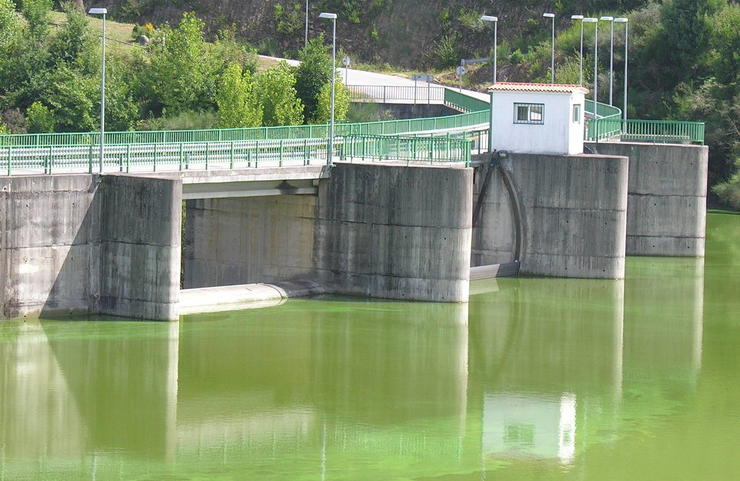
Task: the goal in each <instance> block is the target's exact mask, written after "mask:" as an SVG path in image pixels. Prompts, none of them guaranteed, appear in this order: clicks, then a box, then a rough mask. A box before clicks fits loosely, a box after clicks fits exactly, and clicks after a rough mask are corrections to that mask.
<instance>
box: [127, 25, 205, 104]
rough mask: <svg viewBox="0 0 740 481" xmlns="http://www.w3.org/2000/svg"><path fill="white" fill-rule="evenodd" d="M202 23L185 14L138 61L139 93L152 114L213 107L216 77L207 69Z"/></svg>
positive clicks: (166, 29)
mask: <svg viewBox="0 0 740 481" xmlns="http://www.w3.org/2000/svg"><path fill="white" fill-rule="evenodd" d="M203 28H204V24H203V22H202V21H201V20H200V19H198V17H196V16H195V14H194V13H185V14H183V16H182V20H181V21H180V25H179V26H178V28H176V29H169V28H165V29H163V31H162V32H161V34H162V40H161V42H157V43H152V44H151V46H150V50H149V53H150V56H149V58H146V59H143V60H142V61H141V65H140V69H139V73H140V75H141V82H140V85H141V87H142V88H141V91H140V94H141V95H143V96H145V97H148V99H149V105H150V108H151V110H152V111H153V112H154V113H155V114H159V113H162V112H163V111H166V113H167V114H169V115H172V114H177V113H180V112H183V111H186V110H206V109H210V108H212V107H213V105H214V104H213V92H212V91H213V90H215V88H211V87H212V84H213V85H214V86H215V81H216V78H212V79H209V77H215V76H214V75H209V74H212V72H209V68H210V67H211V66H212V63H211V62H210V61H209V59H208V57H207V49H206V43H205V40H204V39H203Z"/></svg>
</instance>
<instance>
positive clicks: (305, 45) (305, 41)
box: [303, 0, 308, 47]
mask: <svg viewBox="0 0 740 481" xmlns="http://www.w3.org/2000/svg"><path fill="white" fill-rule="evenodd" d="M303 46H304V47H308V0H306V37H305V40H304V43H303Z"/></svg>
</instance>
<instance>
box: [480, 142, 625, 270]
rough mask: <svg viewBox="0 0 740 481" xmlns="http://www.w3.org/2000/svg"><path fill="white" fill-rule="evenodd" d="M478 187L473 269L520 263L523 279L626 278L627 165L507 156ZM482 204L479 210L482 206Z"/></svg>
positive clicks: (597, 159)
mask: <svg viewBox="0 0 740 481" xmlns="http://www.w3.org/2000/svg"><path fill="white" fill-rule="evenodd" d="M477 160H478V162H481V166H480V167H478V169H481V171H480V172H479V173H478V174H477V178H478V179H484V178H485V176H486V174H487V172H486V171H485V169H494V170H493V171H492V172H491V176H490V180H489V182H488V185H487V186H486V187H485V188H486V189H490V190H489V191H488V192H487V193H486V194H485V195H483V191H482V189H484V185H485V184H486V183H485V182H483V181H480V180H479V181H477V182H476V187H475V190H476V192H477V194H476V203H477V204H476V209H477V210H479V212H477V213H476V215H475V217H476V226H475V228H474V232H473V239H474V242H473V247H472V251H471V254H472V262H473V265H486V264H487V263H490V264H495V263H504V262H512V261H518V262H519V264H520V267H519V270H520V273H522V274H527V275H536V276H550V277H577V278H589V279H600V278H604V279H622V278H624V268H625V267H624V263H625V238H626V217H627V176H628V159H627V158H626V157H622V156H606V155H546V154H517V153H507V154H506V155H504V156H502V157H499V158H498V159H496V160H494V161H493V163H491V156H490V155H485V156H480V157H479V158H478V159H477ZM478 203H480V206H479V205H478Z"/></svg>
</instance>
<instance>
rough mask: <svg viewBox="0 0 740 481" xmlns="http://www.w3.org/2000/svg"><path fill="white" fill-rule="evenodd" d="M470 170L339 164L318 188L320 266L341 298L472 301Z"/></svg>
mask: <svg viewBox="0 0 740 481" xmlns="http://www.w3.org/2000/svg"><path fill="white" fill-rule="evenodd" d="M472 174H473V171H472V169H469V168H452V167H432V166H424V167H421V166H399V165H397V164H348V163H337V164H336V165H335V166H334V167H333V169H332V174H331V178H329V179H326V180H322V181H321V183H320V185H319V200H318V208H317V218H316V250H315V262H314V264H315V266H316V270H317V273H318V277H319V279H320V280H321V282H322V283H323V284H324V285H326V286H327V287H328V288H329V289H330V290H331V291H334V292H337V293H339V294H347V295H358V296H367V297H378V298H390V299H403V300H417V301H436V302H467V301H468V292H469V287H468V284H469V277H470V246H471V230H472V229H471V227H472V226H471V219H472V200H473V193H472V185H473V182H472Z"/></svg>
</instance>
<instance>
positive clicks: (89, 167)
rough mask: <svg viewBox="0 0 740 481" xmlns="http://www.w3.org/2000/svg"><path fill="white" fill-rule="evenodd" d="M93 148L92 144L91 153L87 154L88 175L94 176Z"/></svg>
mask: <svg viewBox="0 0 740 481" xmlns="http://www.w3.org/2000/svg"><path fill="white" fill-rule="evenodd" d="M92 158H93V146H92V144H90V148H89V152H88V154H87V173H88V174H92V164H93V160H92Z"/></svg>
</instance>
